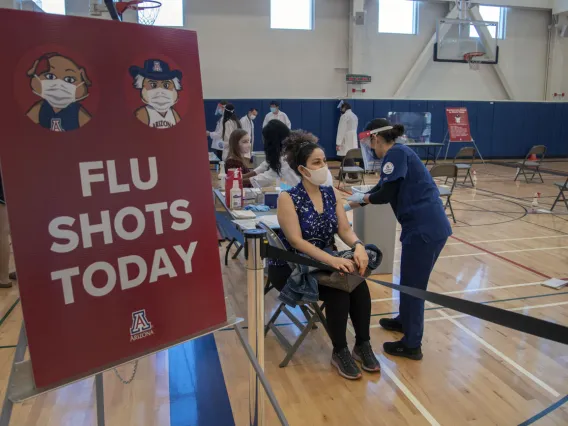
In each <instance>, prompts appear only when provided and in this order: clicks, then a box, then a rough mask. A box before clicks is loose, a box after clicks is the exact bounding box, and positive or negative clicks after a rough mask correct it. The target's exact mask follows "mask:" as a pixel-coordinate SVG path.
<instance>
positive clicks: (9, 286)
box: [0, 282, 13, 288]
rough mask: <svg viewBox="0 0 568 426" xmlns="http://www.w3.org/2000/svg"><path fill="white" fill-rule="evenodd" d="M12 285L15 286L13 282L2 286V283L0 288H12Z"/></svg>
mask: <svg viewBox="0 0 568 426" xmlns="http://www.w3.org/2000/svg"><path fill="white" fill-rule="evenodd" d="M12 285H13V284H12V283H11V282H9V283H8V284H2V283H0V288H12Z"/></svg>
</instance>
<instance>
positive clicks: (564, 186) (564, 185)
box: [550, 178, 568, 211]
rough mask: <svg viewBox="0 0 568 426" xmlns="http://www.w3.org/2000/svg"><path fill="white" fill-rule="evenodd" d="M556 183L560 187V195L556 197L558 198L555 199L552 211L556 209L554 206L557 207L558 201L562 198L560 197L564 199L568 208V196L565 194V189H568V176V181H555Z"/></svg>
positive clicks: (567, 179)
mask: <svg viewBox="0 0 568 426" xmlns="http://www.w3.org/2000/svg"><path fill="white" fill-rule="evenodd" d="M554 185H555V186H557V187H558V188H559V189H560V192H558V197H556V200H554V203H553V204H552V207H551V208H550V211H552V210H554V207H556V203H557V202H558V201H559V200H560V197H562V201H564V205H565V206H566V209H567V210H568V201H566V197H565V196H564V191H568V178H566V182H564V183H562V182H554Z"/></svg>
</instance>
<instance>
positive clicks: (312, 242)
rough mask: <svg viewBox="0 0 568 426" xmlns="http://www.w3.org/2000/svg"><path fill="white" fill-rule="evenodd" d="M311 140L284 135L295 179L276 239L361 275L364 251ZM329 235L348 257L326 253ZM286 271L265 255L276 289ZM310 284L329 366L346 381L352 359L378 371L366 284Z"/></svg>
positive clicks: (356, 375) (281, 207)
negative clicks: (320, 304)
mask: <svg viewBox="0 0 568 426" xmlns="http://www.w3.org/2000/svg"><path fill="white" fill-rule="evenodd" d="M317 140H318V139H317V138H316V137H315V136H314V135H312V134H311V133H306V132H304V131H294V132H292V133H291V134H290V137H289V139H288V143H287V145H286V152H287V158H288V162H289V164H290V167H291V169H292V170H294V172H295V173H296V174H297V175H298V177H299V178H300V179H301V182H300V183H298V185H296V186H295V187H294V188H292V189H290V190H288V191H285V192H282V193H281V194H280V197H279V198H278V223H279V224H280V227H281V230H280V238H281V239H282V242H283V244H284V246H285V247H286V248H287V249H288V250H289V251H291V252H294V253H303V254H305V255H307V256H309V257H311V258H312V259H316V260H319V261H320V262H324V263H326V264H328V265H330V266H332V267H333V268H335V269H338V270H341V271H343V272H350V273H353V272H357V273H358V274H360V275H363V274H364V273H365V271H366V268H367V265H368V263H369V257H368V254H367V252H366V250H365V246H364V244H363V243H362V242H361V241H360V240H359V238H357V235H355V232H353V229H352V228H351V226H350V225H349V221H348V220H347V215H346V214H345V210H344V209H343V206H342V205H341V204H340V203H337V198H336V194H335V191H334V188H333V187H329V186H323V185H322V184H323V183H324V182H325V180H326V178H327V162H326V158H325V154H324V152H323V150H322V149H321V147H320V146H319V145H318V144H317ZM335 234H337V235H338V236H339V238H341V240H342V241H343V242H344V243H345V244H347V245H348V246H349V247H351V248H352V250H353V252H354V253H353V254H354V256H353V261H351V260H347V259H344V258H342V257H335V256H333V255H331V254H330V253H329V251H328V250H329V247H330V246H333V244H334V237H335ZM291 273H292V270H291V269H290V266H288V264H287V263H286V262H283V261H281V260H279V259H270V261H269V267H268V277H269V280H270V282H271V283H272V284H273V285H274V287H276V288H277V289H278V290H279V291H283V290H284V292H286V291H287V290H286V288H290V286H291V283H289V282H288V278H289V277H290V275H291ZM285 287H286V288H285ZM314 287H315V288H313V289H310V290H309V291H310V292H311V291H312V290H313V291H315V294H314V297H317V298H319V300H323V301H324V302H325V304H326V307H325V314H326V319H327V325H328V327H327V328H328V329H329V336H330V338H331V341H332V344H333V352H332V356H331V365H333V366H334V367H335V368H336V369H337V372H338V373H339V375H341V376H342V377H344V378H346V379H350V380H356V379H360V378H361V377H362V374H361V370H360V369H359V366H358V365H357V364H356V363H355V361H359V362H360V363H361V368H362V369H363V370H365V371H367V372H369V373H379V372H380V370H381V367H380V365H379V361H378V360H377V358H376V356H375V354H374V352H373V348H372V347H371V337H370V321H371V296H370V294H369V288H368V286H367V283H366V282H365V281H363V282H362V283H361V284H359V285H358V286H357V287H356V288H355V289H354V290H353V291H352V292H351V293H348V292H346V291H343V290H339V289H336V288H332V287H325V286H322V285H317V287H316V286H314ZM296 290H299V289H298V288H296ZM348 317H351V322H352V323H353V329H354V330H355V347H354V348H353V352H350V351H349V348H348V346H347V338H346V334H347V319H348Z"/></svg>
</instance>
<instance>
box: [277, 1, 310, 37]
mask: <svg viewBox="0 0 568 426" xmlns="http://www.w3.org/2000/svg"><path fill="white" fill-rule="evenodd" d="M313 27H314V0H270V28H272V29H281V30H312V29H313Z"/></svg>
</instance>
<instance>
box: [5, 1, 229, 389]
mask: <svg viewBox="0 0 568 426" xmlns="http://www.w3.org/2000/svg"><path fill="white" fill-rule="evenodd" d="M22 29H25V31H23V30H22ZM0 39H2V40H10V42H9V43H4V44H3V49H2V51H3V55H4V56H3V58H2V64H3V65H2V67H0V78H1V79H2V81H4V82H5V84H6V87H7V88H8V90H6V91H5V92H4V96H3V98H2V103H1V104H0V115H1V116H2V122H3V129H4V130H3V131H2V138H1V139H0V158H1V162H2V173H3V180H4V187H5V193H6V197H7V206H8V213H9V217H10V225H11V233H12V242H13V248H14V255H15V259H16V265H17V271H18V278H19V289H20V295H21V301H22V308H23V312H24V320H25V324H26V331H27V337H28V341H29V348H30V355H31V360H32V365H33V372H34V378H35V383H36V386H37V387H38V388H46V387H52V386H56V385H60V384H65V383H67V382H69V381H71V380H74V379H79V378H81V377H85V376H88V375H91V374H94V373H96V372H98V371H101V370H103V369H106V368H109V367H112V366H114V365H117V364H120V363H123V362H125V361H128V360H130V359H135V358H138V357H140V356H143V355H145V354H148V353H151V352H154V351H157V350H160V349H163V348H166V347H168V346H171V345H173V344H175V343H178V342H181V341H184V340H187V339H188V338H190V337H192V336H194V335H196V334H198V333H199V332H201V331H204V330H209V329H212V328H214V327H216V326H219V325H221V324H222V323H224V322H226V312H225V301H224V294H223V285H222V277H221V269H220V262H219V251H218V247H217V237H216V226H215V214H214V208H213V203H212V196H211V177H210V172H209V163H208V161H207V155H208V154H207V146H206V145H205V144H203V143H202V141H203V137H202V136H203V134H205V118H204V111H203V96H202V91H201V78H200V68H199V57H198V51H197V37H196V34H195V33H194V32H191V31H184V30H173V29H167V28H157V27H147V26H144V25H127V24H124V23H119V22H114V21H107V20H99V19H86V18H75V17H67V16H57V15H51V14H40V13H30V12H21V11H15V10H7V9H2V10H0Z"/></svg>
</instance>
